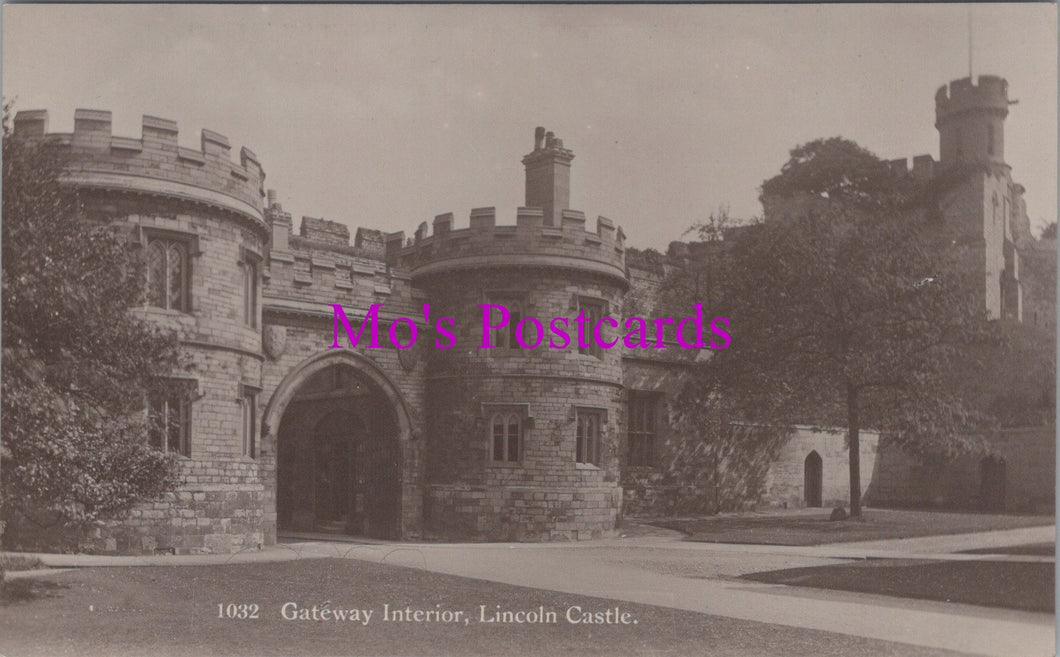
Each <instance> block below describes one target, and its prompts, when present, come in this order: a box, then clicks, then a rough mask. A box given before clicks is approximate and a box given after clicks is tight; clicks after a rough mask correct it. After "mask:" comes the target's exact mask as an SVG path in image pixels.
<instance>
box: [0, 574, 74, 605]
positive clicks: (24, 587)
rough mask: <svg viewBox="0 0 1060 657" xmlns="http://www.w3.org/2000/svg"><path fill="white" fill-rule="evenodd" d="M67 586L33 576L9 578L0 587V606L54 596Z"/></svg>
mask: <svg viewBox="0 0 1060 657" xmlns="http://www.w3.org/2000/svg"><path fill="white" fill-rule="evenodd" d="M68 588H70V587H69V586H67V585H65V584H62V583H59V582H53V581H51V580H48V579H39V578H34V577H27V578H24V579H14V580H10V581H7V582H4V584H3V588H2V589H0V606H5V607H6V606H7V605H12V604H18V603H21V602H33V601H35V600H41V599H43V598H55V597H58V596H59V594H60V592H61V591H63V590H65V589H68Z"/></svg>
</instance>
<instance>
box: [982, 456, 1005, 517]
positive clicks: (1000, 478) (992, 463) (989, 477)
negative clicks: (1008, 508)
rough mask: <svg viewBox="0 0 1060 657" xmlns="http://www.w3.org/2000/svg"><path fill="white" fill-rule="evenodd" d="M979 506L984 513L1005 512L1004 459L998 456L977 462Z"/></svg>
mask: <svg viewBox="0 0 1060 657" xmlns="http://www.w3.org/2000/svg"><path fill="white" fill-rule="evenodd" d="M979 505H980V507H981V508H982V509H983V510H984V511H1004V510H1005V459H1003V458H1001V457H999V456H988V457H986V458H984V459H983V460H981V461H979Z"/></svg>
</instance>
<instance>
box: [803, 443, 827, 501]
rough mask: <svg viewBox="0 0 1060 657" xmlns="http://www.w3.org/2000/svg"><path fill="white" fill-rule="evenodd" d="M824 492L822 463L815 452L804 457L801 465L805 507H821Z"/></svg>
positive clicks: (819, 456)
mask: <svg viewBox="0 0 1060 657" xmlns="http://www.w3.org/2000/svg"><path fill="white" fill-rule="evenodd" d="M823 490H824V463H823V461H822V460H821V455H820V454H818V453H817V451H816V450H814V451H812V452H810V453H809V455H807V456H806V461H805V462H804V463H803V496H804V499H805V501H806V506H822V505H823V502H822V500H821V494H822V491H823Z"/></svg>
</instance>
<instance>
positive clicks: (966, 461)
mask: <svg viewBox="0 0 1060 657" xmlns="http://www.w3.org/2000/svg"><path fill="white" fill-rule="evenodd" d="M988 445H989V449H990V453H991V455H994V456H995V457H1000V458H1002V459H1004V461H1005V477H1004V480H1005V485H1004V496H1003V497H1004V503H1003V505H1002V507H1001V508H1000V509H996V510H1005V511H1010V512H1024V513H1026V512H1032V513H1052V512H1054V509H1055V487H1056V429H1055V427H1036V428H1024V429H1008V430H1005V431H1003V432H1001V433H1000V434H999V435H997V436H994V437H992V438H991V439H989V441H988ZM984 458H986V457H984V456H982V455H965V456H960V457H956V458H952V459H944V460H943V459H927V458H917V457H914V456H912V455H910V454H908V453H906V452H905V451H903V450H901V449H899V448H897V447H893V446H884V447H883V448H881V450H880V454H879V458H878V460H877V464H876V469H875V471H874V472H873V476H872V485H871V486H870V488H869V493H868V499H869V501H870V503H871V504H872V505H874V506H896V507H937V508H950V509H972V510H988V509H987V507H988V506H990V505H989V504H988V501H987V500H985V499H984V498H983V493H984V489H983V471H982V469H981V468H982V462H983V459H984Z"/></svg>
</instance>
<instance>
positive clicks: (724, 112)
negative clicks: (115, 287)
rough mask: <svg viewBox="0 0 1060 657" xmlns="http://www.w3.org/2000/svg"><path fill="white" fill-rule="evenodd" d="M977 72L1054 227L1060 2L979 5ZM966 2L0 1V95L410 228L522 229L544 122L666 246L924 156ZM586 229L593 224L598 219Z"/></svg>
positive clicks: (607, 193)
mask: <svg viewBox="0 0 1060 657" xmlns="http://www.w3.org/2000/svg"><path fill="white" fill-rule="evenodd" d="M971 24H972V44H973V46H972V55H973V56H972V60H973V61H972V69H973V72H974V74H975V75H979V74H980V73H987V74H996V75H1001V76H1004V77H1005V78H1007V79H1008V81H1009V94H1010V97H1012V98H1016V99H1018V100H1019V104H1017V105H1013V106H1012V107H1011V108H1010V112H1009V116H1008V119H1007V121H1006V126H1005V157H1006V161H1007V162H1008V163H1009V164H1010V165H1011V166H1012V169H1013V177H1014V178H1015V179H1016V180H1017V181H1019V182H1021V183H1022V184H1023V185H1024V186H1025V187H1026V189H1027V192H1026V200H1027V206H1028V213H1029V215H1030V217H1031V222H1032V226H1033V227H1035V230H1036V231H1037V230H1040V227H1041V226H1043V225H1045V224H1046V223H1048V222H1050V221H1055V219H1056V208H1057V7H1056V5H1055V4H1051V3H1045V4H982V5H974V6H973V7H972V9H971ZM968 26H969V10H968V7H967V6H966V5H956V4H937V5H910V4H900V5H834V4H829V5H784V6H761V5H754V6H751V5H744V6H732V5H670V6H659V5H654V6H643V5H641V6H637V5H613V6H600V5H566V6H555V5H526V6H524V5H494V6H482V5H479V6H467V5H443V6H428V5H390V6H366V5H350V6H335V5H330V6H327V5H324V6H322V5H317V6H308V7H307V6H284V5H232V6H216V5H184V6H180V5H150V6H144V5H18V4H16V5H10V4H8V5H4V7H3V96H4V98H5V99H7V100H14V101H15V109H16V110H19V109H47V110H49V114H50V124H49V129H50V130H51V131H54V132H67V131H70V130H72V129H73V113H74V109H75V108H87V109H109V110H111V111H112V112H113V117H114V124H113V132H114V134H115V135H118V136H126V137H139V135H140V123H141V115H143V114H150V115H154V116H161V117H164V118H168V119H173V120H175V121H177V123H178V124H179V126H180V130H181V132H180V137H179V139H180V142H181V144H182V145H185V146H189V147H194V148H197V147H198V146H199V130H200V129H201V128H209V129H211V130H214V131H216V132H220V133H221V134H224V135H227V136H228V137H229V138H230V140H231V142H232V145H233V155H234V157H238V148H239V146H247V147H248V148H250V149H251V150H253V151H254V152H255V153H256V154H257V155H258V156H259V158H260V160H261V162H262V165H263V166H264V168H265V171H266V175H267V178H266V181H265V184H266V187H267V188H273V189H275V190H276V192H277V197H278V200H279V201H280V202H281V203H282V204H283V206H284V209H285V210H287V211H289V212H291V213H292V214H293V215H294V216H295V217H296V223H297V218H298V217H301V216H303V215H309V216H314V217H324V218H327V219H331V220H335V221H340V222H343V223H345V224H347V225H349V226H350V227H351V229H352V228H356V227H357V226H366V227H370V228H378V229H382V230H385V231H397V230H404V231H406V233H411V232H412V231H414V230H415V228H416V226H417V225H418V224H419V223H420V222H421V221H428V222H430V221H431V219H432V218H433V217H434V215H436V214H441V213H444V212H453V213H455V215H456V227H457V228H460V227H464V226H466V225H467V223H468V213H469V211H470V210H471V208H474V207H482V206H496V207H497V215H498V223H514V221H515V209H516V208H517V207H518V206H520V205H522V204H523V203H524V187H523V185H524V177H523V167H522V164H521V159H522V156H523V155H525V154H526V153H528V152H530V151H531V150H532V149H533V133H534V128H535V127H536V126H539V125H541V126H545V127H546V128H547V129H548V130H551V131H553V132H555V133H556V136H557V137H559V138H561V139H563V141H564V146H565V147H566V148H569V149H571V150H572V151H573V152H574V154H575V159H574V162H573V169H572V174H571V206H572V207H573V208H574V209H578V210H582V211H584V212H585V213H586V215H587V216H589V217H595V216H597V215H604V216H607V217H610V218H611V219H613V220H614V221H615V222H616V223H617V224H619V225H621V226H623V227H624V230H625V232H626V234H627V236H628V240H627V243H628V244H630V245H632V246H639V247H654V248H660V249H665V248H666V245H667V244H668V243H669V242H670V241H671V240H675V239H680V238H681V237H682V234H683V233H684V232H685V230H686V229H687V228H688V227H689V226H690V225H691V224H693V223H695V222H696V221H701V220H703V219H705V218H706V217H707V216H709V215H710V213H711V212H712V211H716V210H717V209H718V208H719V207H722V206H727V207H728V208H729V212H730V214H731V215H732V216H734V217H736V218H744V219H746V218H750V217H754V216H757V215H759V214H760V213H761V205H760V204H759V202H758V188H759V186H760V185H761V183H762V181H763V180H765V179H767V178H769V177H771V176H773V175H775V174H776V173H778V172H779V170H780V167H781V166H782V165H783V164H784V162H785V161H786V160H787V156H788V151H789V150H790V149H791V148H793V147H795V146H796V145H798V144H801V143H805V142H807V141H811V140H813V139H816V138H818V137H830V136H835V135H841V136H843V137H846V138H849V139H853V140H855V141H856V142H858V143H859V144H861V145H862V146H864V147H866V148H868V149H869V150H871V151H872V152H874V153H876V154H877V155H879V156H880V157H883V158H886V159H892V158H898V157H910V158H911V157H912V156H913V155H919V154H923V153H928V154H931V155H933V156H934V157H935V158H936V159H937V158H938V136H937V132H936V131H935V128H934V94H935V90H936V89H937V88H938V87H939V86H940V85H942V84H945V83H946V82H947V81H949V80H953V79H957V78H961V77H965V76H967V75H968V70H969V62H968V59H969V57H968V55H969V38H968V37H969V31H968V30H969V27H968ZM590 225H591V224H590Z"/></svg>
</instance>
